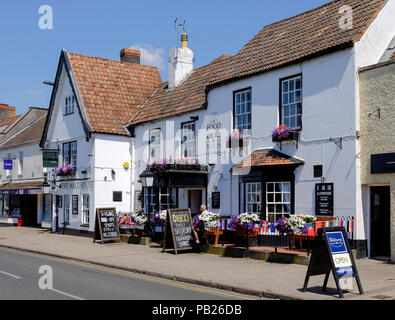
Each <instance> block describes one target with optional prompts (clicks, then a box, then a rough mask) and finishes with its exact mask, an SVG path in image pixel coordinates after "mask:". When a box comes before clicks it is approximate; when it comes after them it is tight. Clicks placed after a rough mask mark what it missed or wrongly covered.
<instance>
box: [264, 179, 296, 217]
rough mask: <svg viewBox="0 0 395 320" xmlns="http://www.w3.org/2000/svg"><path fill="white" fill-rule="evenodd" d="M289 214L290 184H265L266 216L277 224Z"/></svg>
mask: <svg viewBox="0 0 395 320" xmlns="http://www.w3.org/2000/svg"><path fill="white" fill-rule="evenodd" d="M290 214H291V182H267V183H266V216H267V219H268V220H269V221H270V222H277V221H278V220H280V219H281V218H283V217H288V216H289V215H290Z"/></svg>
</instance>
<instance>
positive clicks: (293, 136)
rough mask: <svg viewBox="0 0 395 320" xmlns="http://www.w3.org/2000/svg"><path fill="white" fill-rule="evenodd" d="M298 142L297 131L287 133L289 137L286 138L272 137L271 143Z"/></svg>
mask: <svg viewBox="0 0 395 320" xmlns="http://www.w3.org/2000/svg"><path fill="white" fill-rule="evenodd" d="M298 140H299V132H298V131H289V135H288V137H287V138H279V137H273V142H287V141H298Z"/></svg>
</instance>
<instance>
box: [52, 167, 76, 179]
mask: <svg viewBox="0 0 395 320" xmlns="http://www.w3.org/2000/svg"><path fill="white" fill-rule="evenodd" d="M55 173H56V176H58V177H74V176H75V175H76V173H77V168H75V167H73V166H72V165H65V166H63V167H59V168H56V169H55Z"/></svg>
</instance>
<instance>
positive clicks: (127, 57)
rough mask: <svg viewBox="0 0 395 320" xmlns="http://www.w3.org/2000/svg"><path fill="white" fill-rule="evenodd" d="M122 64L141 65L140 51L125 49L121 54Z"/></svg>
mask: <svg viewBox="0 0 395 320" xmlns="http://www.w3.org/2000/svg"><path fill="white" fill-rule="evenodd" d="M120 56H121V62H127V63H135V64H140V56H141V53H140V51H139V50H135V49H129V48H124V49H122V50H121V53H120Z"/></svg>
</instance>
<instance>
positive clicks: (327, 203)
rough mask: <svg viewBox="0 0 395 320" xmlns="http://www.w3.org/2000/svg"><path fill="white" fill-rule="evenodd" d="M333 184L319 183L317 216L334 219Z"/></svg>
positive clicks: (316, 202) (317, 188) (316, 187)
mask: <svg viewBox="0 0 395 320" xmlns="http://www.w3.org/2000/svg"><path fill="white" fill-rule="evenodd" d="M333 193H334V184H333V183H318V184H316V185H315V215H316V216H324V217H333V215H334V212H333V199H334V197H333Z"/></svg>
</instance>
